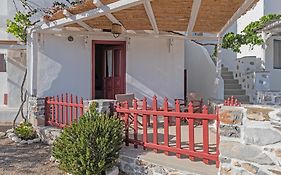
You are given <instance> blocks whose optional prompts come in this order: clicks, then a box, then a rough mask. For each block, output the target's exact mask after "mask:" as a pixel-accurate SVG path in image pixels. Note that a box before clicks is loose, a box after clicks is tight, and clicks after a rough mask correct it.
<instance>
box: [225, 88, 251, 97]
mask: <svg viewBox="0 0 281 175" xmlns="http://www.w3.org/2000/svg"><path fill="white" fill-rule="evenodd" d="M224 95H233V96H235V95H246V91H245V90H243V89H225V90H224Z"/></svg>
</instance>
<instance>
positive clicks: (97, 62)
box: [1, 0, 255, 107]
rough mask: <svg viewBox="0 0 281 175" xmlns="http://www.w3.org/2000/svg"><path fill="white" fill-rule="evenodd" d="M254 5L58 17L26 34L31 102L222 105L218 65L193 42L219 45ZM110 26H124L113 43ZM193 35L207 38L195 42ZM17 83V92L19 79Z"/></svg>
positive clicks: (245, 0)
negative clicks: (193, 97)
mask: <svg viewBox="0 0 281 175" xmlns="http://www.w3.org/2000/svg"><path fill="white" fill-rule="evenodd" d="M7 2H8V1H7ZM43 2H44V3H45V1H43ZM9 3H10V2H9ZM89 3H90V4H89ZM93 3H94V4H93ZM254 3H255V0H236V1H232V0H228V1H227V2H226V1H216V2H213V1H209V0H204V1H199V0H198V1H197V0H196V1H192V0H187V1H176V2H174V3H173V4H171V5H169V3H166V1H161V2H160V1H156V0H155V1H151V2H150V3H149V2H148V1H143V0H127V1H125V0H120V1H116V2H115V1H114V2H112V1H110V2H108V1H106V0H103V1H90V0H87V1H86V4H85V5H80V6H79V5H78V6H76V7H73V8H70V9H67V10H61V11H59V12H57V13H55V14H54V15H53V16H50V17H49V18H46V17H45V18H44V19H45V20H48V21H45V23H43V24H42V25H40V26H37V27H35V28H34V29H32V30H31V32H32V34H31V36H30V38H29V41H28V53H27V58H28V59H27V70H28V71H27V72H28V75H27V84H26V89H27V90H28V95H29V96H37V97H46V96H56V95H58V94H61V93H66V92H67V93H72V94H75V95H78V96H81V97H84V98H85V99H94V98H114V95H115V94H117V93H134V94H135V95H136V97H137V98H143V96H146V97H148V99H150V98H152V96H153V95H157V96H158V99H159V100H160V101H162V100H163V98H164V97H168V98H169V99H170V102H173V99H176V98H184V96H185V95H186V94H188V93H190V92H196V93H199V94H201V95H202V97H203V98H204V99H205V100H206V101H207V99H209V98H220V99H223V89H224V86H223V81H222V78H221V76H220V72H221V69H220V66H221V62H220V61H219V62H218V64H217V65H215V64H214V63H213V61H212V60H211V58H210V56H209V54H208V52H207V50H206V49H205V48H204V47H202V46H200V45H197V44H195V43H194V42H192V41H190V40H192V39H195V40H214V41H215V42H217V41H218V40H219V39H220V38H221V36H222V34H223V33H224V32H225V30H226V29H227V28H229V27H230V26H231V24H233V23H234V22H235V21H236V20H237V19H238V18H239V17H240V16H241V15H242V14H244V13H245V12H246V11H247V9H249V8H250V7H251V6H253V5H254ZM10 6H11V4H10ZM229 6H231V7H232V8H228V7H229ZM1 7H2V6H1ZM179 9H180V10H179ZM226 9H227V10H226ZM9 14H10V13H9ZM210 14H212V15H210ZM113 23H117V24H121V26H122V30H123V32H122V34H121V35H120V36H119V37H117V38H115V37H113V35H112V33H111V32H110V30H111V27H112V24H113ZM197 32H203V33H205V34H207V36H195V35H194V33H197ZM179 33H187V34H186V35H182V34H179ZM221 55H223V54H221ZM13 75H15V74H13ZM20 75H21V76H23V73H22V72H21V73H20ZM16 77H17V78H18V79H17V87H18V88H19V82H21V81H20V79H22V77H20V76H16ZM7 82H8V83H9V81H8V78H7ZM8 83H7V84H8ZM9 89H10V90H11V93H10V94H9V93H8V97H9V98H8V99H9V102H8V106H9V105H11V106H13V104H14V105H15V106H16V107H18V106H19V103H17V102H19V100H15V103H13V102H12V99H13V98H12V96H13V93H14V92H15V90H13V89H12V88H9V87H7V88H6V90H4V91H7V92H8V91H9ZM17 90H19V89H17ZM18 92H20V91H18ZM17 97H18V96H17Z"/></svg>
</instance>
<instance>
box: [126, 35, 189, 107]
mask: <svg viewBox="0 0 281 175" xmlns="http://www.w3.org/2000/svg"><path fill="white" fill-rule="evenodd" d="M128 47H129V48H128V52H127V75H126V81H127V85H126V88H127V91H128V92H133V93H135V94H136V95H137V97H138V98H142V97H143V96H146V97H149V98H152V96H153V95H157V96H158V98H159V100H161V101H162V100H163V98H164V97H168V98H169V99H170V102H173V99H175V98H183V93H184V89H183V86H184V41H183V40H174V43H173V47H172V48H171V50H170V51H169V39H168V38H163V39H162V38H151V37H150V38H132V39H131V41H130V45H129V46H128Z"/></svg>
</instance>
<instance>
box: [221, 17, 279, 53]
mask: <svg viewBox="0 0 281 175" xmlns="http://www.w3.org/2000/svg"><path fill="white" fill-rule="evenodd" d="M279 19H281V15H279V14H269V15H265V16H263V17H261V18H260V19H259V20H257V21H254V22H251V23H250V24H249V25H247V26H246V27H245V28H244V30H242V31H241V33H240V34H235V33H233V32H230V33H227V34H225V35H224V37H223V40H222V48H224V49H231V50H232V51H233V52H238V53H239V52H241V50H240V48H241V46H242V45H249V46H250V49H253V47H254V46H256V45H262V44H263V43H264V40H263V38H262V36H261V34H260V32H259V31H258V30H259V29H261V28H262V27H264V26H265V25H266V24H267V23H269V22H270V21H274V20H279Z"/></svg>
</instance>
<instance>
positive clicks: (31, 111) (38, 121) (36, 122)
mask: <svg viewBox="0 0 281 175" xmlns="http://www.w3.org/2000/svg"><path fill="white" fill-rule="evenodd" d="M28 120H29V121H30V123H32V125H33V126H44V125H45V98H39V97H29V99H28Z"/></svg>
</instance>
